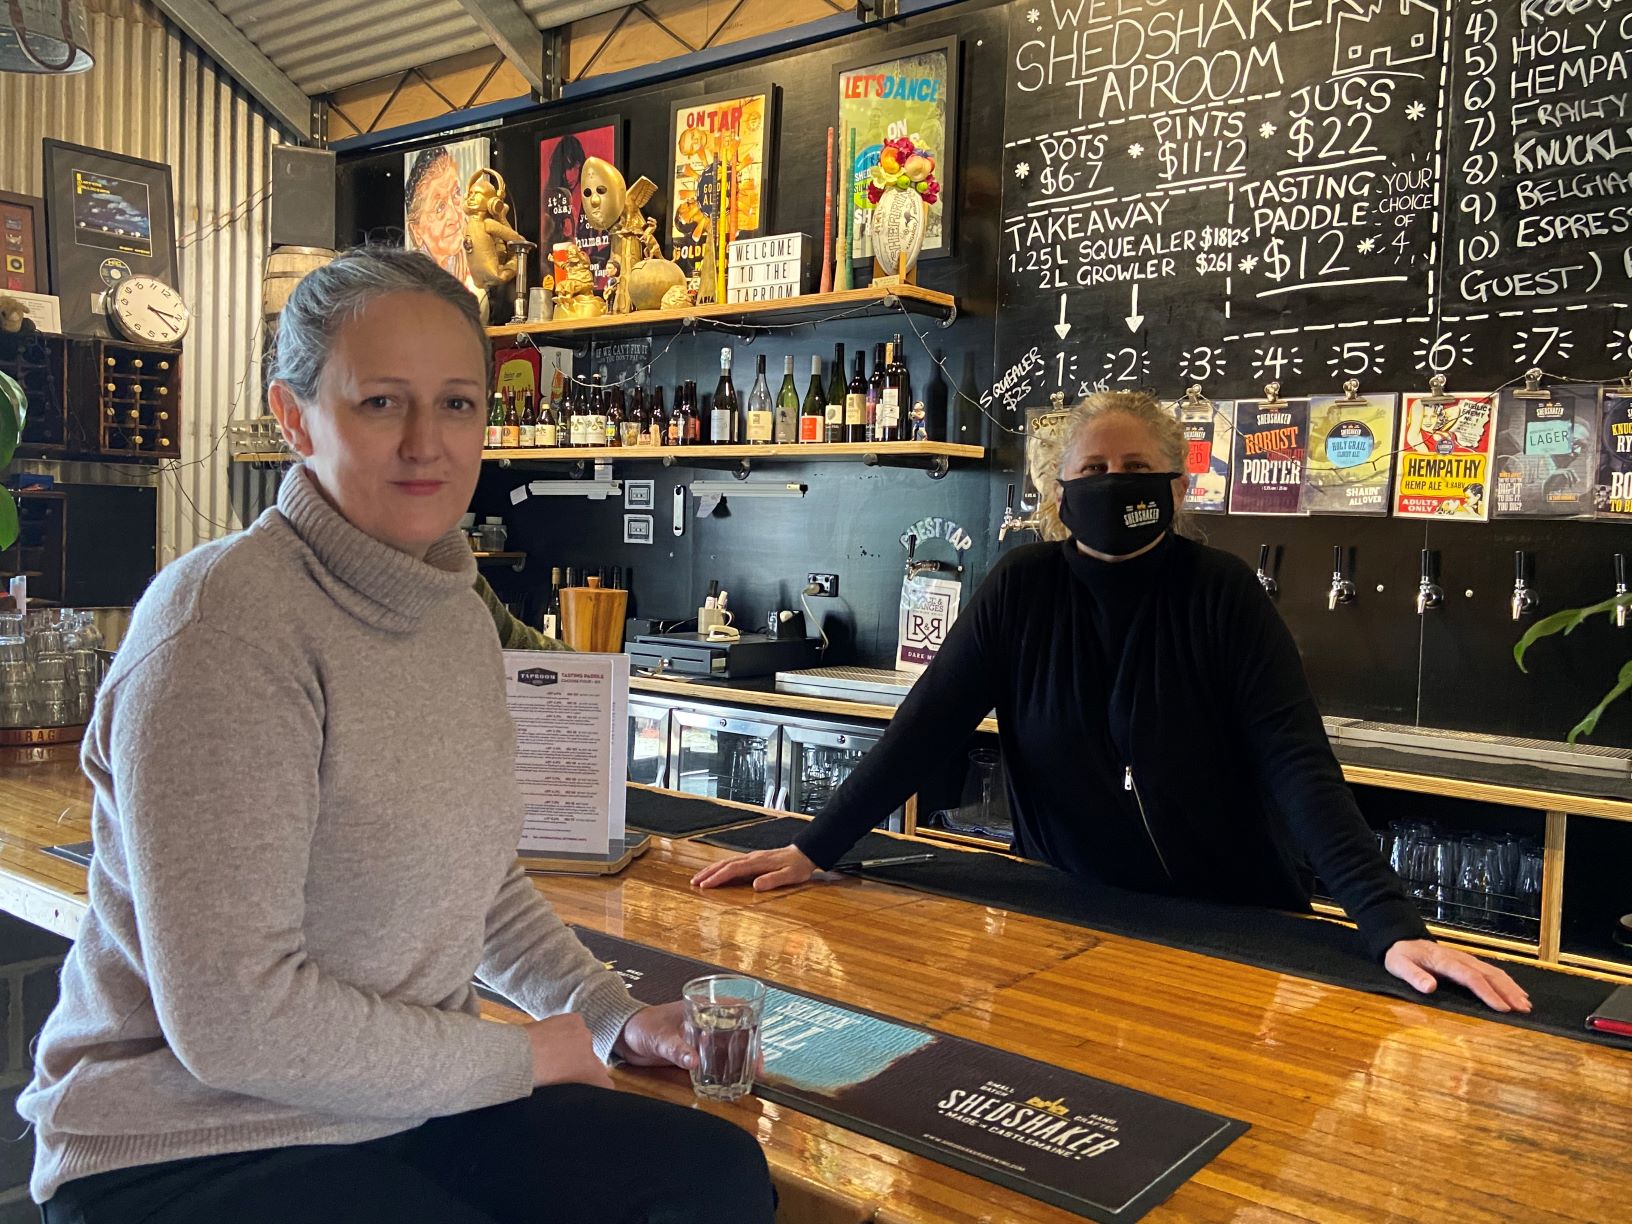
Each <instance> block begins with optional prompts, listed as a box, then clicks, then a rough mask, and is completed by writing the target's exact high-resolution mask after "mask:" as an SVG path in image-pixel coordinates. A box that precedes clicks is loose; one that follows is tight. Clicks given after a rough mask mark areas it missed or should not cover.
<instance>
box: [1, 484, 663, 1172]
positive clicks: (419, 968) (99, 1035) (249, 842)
mask: <svg viewBox="0 0 1632 1224" xmlns="http://www.w3.org/2000/svg"><path fill="white" fill-rule="evenodd" d="M474 564H475V563H474V561H473V560H472V558H471V555H470V549H469V547H468V546H467V545H466V544H465V542H464V541H463V539H462V538H461V537H460V536H459V535H457V534H456V533H455V534H450V535H448V536H447V537H445V538H444V539H443V540H441V541H439V542H438V543H437V544H436V545H434V546H433V547H432V548H431V550H430V552H429V553H428V555H427V556H426V558H425V560H424V561H419V560H415V559H414V558H412V557H410V556H408V555H407V554H405V553H401V552H398V551H396V550H395V549H392V548H389V547H387V546H386V545H384V544H381V543H379V542H378V541H376V540H374V539H372V538H371V537H369V536H367V535H365V534H363V533H362V532H361V531H359V530H358V529H357V528H355V527H353V526H352V525H351V524H350V523H349V522H347V521H346V520H345V519H344V518H343V517H341V515H340V514H339V513H338V512H337V511H336V510H334V509H333V508H332V507H331V506H330V505H329V503H328V502H327V501H326V500H325V499H324V498H323V496H322V494H321V493H320V492H319V491H318V488H317V486H316V484H315V483H314V482H313V480H312V479H311V477H310V475H309V474H308V473H307V472H306V470H305V469H304V468H296V469H295V470H294V471H293V472H291V473H290V475H289V477H288V478H287V479H286V480H285V481H284V482H283V488H282V491H281V492H280V494H279V496H278V505H277V508H276V509H273V510H268V511H267V512H266V513H265V514H263V515H262V516H261V517H260V518H259V519H258V520H257V521H256V523H255V524H254V526H252V527H251V528H250V529H249V530H248V531H246V532H243V533H242V534H240V535H237V536H234V537H232V538H230V539H227V540H223V541H220V542H217V543H214V544H210V545H206V546H205V547H202V548H199V549H197V550H196V551H194V552H192V553H189V554H188V555H187V556H186V557H184V558H182V559H181V560H180V561H178V562H176V563H175V564H173V565H171V566H169V567H168V568H166V569H165V570H164V572H163V573H161V574H160V575H159V577H158V578H157V579H155V581H154V583H153V585H152V587H151V588H150V589H149V590H148V592H147V594H146V595H145V596H143V598H142V601H141V603H140V604H139V605H138V606H137V609H136V613H135V616H134V618H133V619H132V622H131V626H130V632H129V634H128V636H127V637H126V638H125V640H124V643H123V644H122V646H121V648H120V651H119V657H118V661H117V662H116V664H115V665H114V668H113V670H112V672H111V673H110V675H109V676H108V679H107V682H106V684H105V686H104V687H103V689H102V692H101V695H100V698H99V700H98V702H97V706H96V713H95V715H94V716H93V718H92V723H91V726H90V727H89V728H88V729H87V732H86V738H85V746H84V752H83V765H84V769H85V772H86V774H87V775H88V776H89V777H90V779H91V781H92V783H93V784H94V786H95V799H94V804H93V808H92V817H91V819H92V828H93V832H94V836H95V839H96V857H95V859H94V861H93V864H92V867H91V875H90V898H91V908H90V913H89V914H88V915H87V916H86V919H85V922H84V925H83V926H82V928H81V930H80V935H79V939H78V941H77V942H76V943H75V945H74V948H73V951H72V952H71V953H70V954H69V957H68V961H67V964H66V965H65V966H64V967H63V973H62V997H61V1002H60V1003H59V1004H58V1005H57V1009H56V1011H54V1012H53V1013H52V1014H51V1018H50V1020H49V1021H48V1022H47V1023H46V1026H45V1031H44V1032H43V1033H42V1034H41V1037H40V1043H39V1050H38V1055H37V1058H36V1071H35V1078H34V1082H33V1083H32V1084H30V1085H29V1087H28V1089H27V1091H26V1092H25V1093H24V1094H23V1097H22V1098H21V1100H20V1102H19V1105H18V1109H19V1112H20V1113H22V1115H23V1116H24V1117H25V1118H27V1119H29V1120H30V1121H32V1122H33V1123H34V1124H35V1126H36V1128H37V1154H36V1158H35V1163H34V1177H33V1182H32V1186H31V1189H32V1192H33V1195H34V1198H35V1199H36V1200H37V1201H40V1202H44V1201H45V1200H46V1199H48V1198H49V1197H50V1196H51V1194H52V1193H53V1191H54V1190H55V1189H56V1188H57V1186H59V1185H60V1184H61V1183H63V1182H64V1181H67V1180H70V1179H72V1178H76V1177H83V1176H86V1175H88V1174H91V1173H97V1172H101V1171H103V1170H108V1169H115V1168H122V1167H128V1166H132V1165H142V1164H152V1163H157V1162H160V1161H166V1160H177V1159H182V1158H185V1157H191V1156H202V1155H209V1154H214V1153H222V1152H234V1151H250V1150H255V1149H262V1148H270V1147H281V1146H286V1145H294V1144H317V1143H357V1142H362V1141H366V1140H369V1139H374V1138H379V1137H381V1136H384V1135H388V1134H392V1133H394V1132H397V1131H402V1130H406V1129H408V1128H410V1127H413V1126H417V1125H418V1124H420V1123H421V1122H423V1121H424V1120H425V1119H427V1118H429V1117H433V1116H438V1115H443V1114H452V1113H460V1112H463V1111H465V1110H470V1109H476V1108H479V1107H482V1106H486V1105H493V1104H497V1103H499V1102H503V1101H508V1100H513V1099H516V1098H520V1097H524V1096H526V1095H527V1094H528V1093H529V1092H530V1091H531V1087H532V1059H531V1055H530V1052H529V1046H528V1042H527V1037H526V1034H525V1033H524V1032H523V1030H521V1029H520V1028H516V1027H513V1026H509V1025H501V1024H492V1023H488V1022H486V1021H483V1020H481V1019H479V1018H478V1017H477V1014H476V1011H477V1008H476V998H475V994H474V991H473V990H472V988H471V979H472V976H473V975H474V976H476V977H479V978H480V979H481V980H482V981H484V982H485V983H487V984H489V985H491V986H492V987H493V988H494V989H496V990H498V991H500V992H502V993H503V994H505V995H506V996H508V997H509V998H511V999H514V1000H515V1001H516V1002H517V1003H518V1004H519V1005H520V1006H522V1007H524V1008H526V1010H527V1011H529V1012H530V1013H532V1014H533V1015H535V1016H545V1015H551V1014H554V1013H558V1012H562V1011H567V1010H571V1011H576V1012H579V1013H580V1014H582V1015H583V1017H584V1018H585V1020H586V1021H587V1022H588V1024H589V1028H590V1031H591V1033H592V1035H593V1037H594V1041H595V1046H596V1049H597V1051H598V1052H599V1053H600V1054H601V1056H602V1057H603V1058H604V1057H606V1056H607V1054H608V1052H609V1051H610V1049H611V1047H612V1044H613V1042H614V1041H616V1039H617V1037H618V1034H619V1033H620V1032H621V1031H622V1029H623V1025H624V1023H625V1021H626V1020H627V1019H628V1017H629V1016H630V1015H632V1014H633V1012H634V1011H635V1010H636V1006H637V1005H636V1004H635V1003H634V1002H632V1001H631V999H630V998H629V995H628V993H627V992H626V991H625V990H624V988H623V985H622V983H621V982H620V981H619V979H618V978H617V976H616V975H615V974H613V973H610V972H608V971H607V970H606V969H605V968H603V967H602V966H601V964H600V963H599V962H598V961H597V960H596V959H595V958H594V957H592V956H591V955H590V954H589V952H588V951H586V950H585V948H584V947H583V945H582V944H580V943H579V942H578V940H577V939H576V938H575V937H574V936H573V935H572V933H571V932H570V931H568V930H567V929H566V928H565V927H564V926H563V925H562V923H561V921H560V920H559V919H558V918H557V917H556V916H555V914H554V912H553V911H552V910H551V909H550V908H549V906H548V905H547V904H546V903H545V902H544V900H543V898H541V897H540V896H539V894H538V893H537V891H536V890H535V889H534V888H533V885H532V884H531V882H530V881H529V880H528V879H527V877H526V876H525V875H523V874H522V872H521V870H520V869H519V867H517V866H516V862H515V850H516V843H517V839H518V838H519V837H520V834H521V822H522V809H521V800H520V796H519V794H518V793H517V790H516V786H515V782H514V775H513V762H514V752H515V730H514V727H513V725H512V723H511V721H510V717H509V715H508V714H507V713H506V711H505V703H504V681H503V673H502V666H501V662H500V654H499V646H498V642H497V640H496V639H495V637H494V635H493V626H492V623H491V621H490V620H489V619H488V616H487V613H486V611H485V610H484V609H483V607H482V603H481V600H479V599H478V598H477V597H476V595H475V594H474V593H473V591H472V589H471V584H472V582H473V581H474V578H475V574H474Z"/></svg>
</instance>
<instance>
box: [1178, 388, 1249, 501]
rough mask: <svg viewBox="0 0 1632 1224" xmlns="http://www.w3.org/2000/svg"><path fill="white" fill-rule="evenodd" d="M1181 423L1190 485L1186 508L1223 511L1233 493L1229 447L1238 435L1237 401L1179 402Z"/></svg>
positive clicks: (1185, 499) (1186, 496)
mask: <svg viewBox="0 0 1632 1224" xmlns="http://www.w3.org/2000/svg"><path fill="white" fill-rule="evenodd" d="M1175 411H1176V412H1177V413H1178V417H1179V425H1180V426H1181V427H1182V428H1183V430H1184V473H1185V475H1186V476H1188V477H1189V478H1190V487H1189V488H1188V489H1186V490H1185V493H1184V508H1185V509H1186V510H1190V511H1194V512H1199V513H1202V514H1222V513H1224V508H1225V505H1226V502H1227V500H1228V498H1229V492H1230V449H1231V446H1230V444H1231V441H1232V440H1233V439H1234V437H1235V426H1234V425H1233V424H1232V423H1231V422H1232V421H1233V420H1234V417H1235V403H1234V401H1232V400H1210V401H1209V400H1202V401H1201V402H1200V405H1199V406H1193V405H1190V404H1187V403H1184V402H1181V403H1179V404H1178V405H1177V406H1176V408H1175Z"/></svg>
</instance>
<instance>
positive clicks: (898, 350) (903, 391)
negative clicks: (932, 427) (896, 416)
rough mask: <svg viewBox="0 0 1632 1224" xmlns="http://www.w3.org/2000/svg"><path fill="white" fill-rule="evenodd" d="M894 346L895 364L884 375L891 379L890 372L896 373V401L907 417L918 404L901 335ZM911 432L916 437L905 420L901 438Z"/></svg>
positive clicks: (902, 424) (922, 439) (922, 440)
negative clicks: (914, 395)
mask: <svg viewBox="0 0 1632 1224" xmlns="http://www.w3.org/2000/svg"><path fill="white" fill-rule="evenodd" d="M894 344H895V363H894V364H893V365H891V366H889V367H887V368H886V369H885V371H884V373H885V376H886V377H889V376H890V372H891V371H892V370H893V371H894V384H895V393H896V400H897V402H898V403H899V404H900V405H901V412H902V414H903V416H904V417H906V416H910V415H911V413H912V410H913V408H914V406H915V404H916V401H915V400H914V399H913V398H912V372H911V371H910V370H908V369H907V353H906V349H905V348H904V347H903V346H902V344H901V336H900V333H897V334H896V336H895V340H894ZM926 424H927V423H926ZM909 432H912V433H914V435H916V431H915V430H913V429H912V427H911V425H910V424H909V422H908V421H907V420H905V419H904V420H902V422H901V432H900V436H901V437H902V438H905V437H907V435H908V433H909ZM914 440H915V441H919V442H924V441H927V440H928V439H927V438H918V437H916V436H915V437H914Z"/></svg>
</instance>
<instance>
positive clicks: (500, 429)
mask: <svg viewBox="0 0 1632 1224" xmlns="http://www.w3.org/2000/svg"><path fill="white" fill-rule="evenodd" d="M108 364H109V365H112V364H113V358H111V357H110V358H108ZM108 390H109V391H112V390H113V384H112V383H109V384H108ZM482 443H483V445H484V446H486V447H487V449H488V450H498V449H499V447H501V446H503V445H504V392H502V391H500V390H499V389H498V388H497V387H495V388H494V389H493V403H492V406H491V407H489V408H488V410H487V435H486V436H485V437H484V438H483V439H482Z"/></svg>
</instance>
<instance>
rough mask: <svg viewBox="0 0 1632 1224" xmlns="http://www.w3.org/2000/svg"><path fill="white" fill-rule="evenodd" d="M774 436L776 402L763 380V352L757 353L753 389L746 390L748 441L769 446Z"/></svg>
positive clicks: (767, 384)
mask: <svg viewBox="0 0 1632 1224" xmlns="http://www.w3.org/2000/svg"><path fill="white" fill-rule="evenodd" d="M775 437H776V404H775V402H774V401H773V400H772V399H771V387H770V384H769V383H767V382H766V381H765V354H764V353H761V354H759V358H758V362H757V364H756V367H755V370H754V389H753V390H752V391H750V392H748V439H747V440H748V442H749V443H750V444H751V445H754V446H769V445H770V444H771V442H772V441H773V440H774V439H775Z"/></svg>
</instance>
